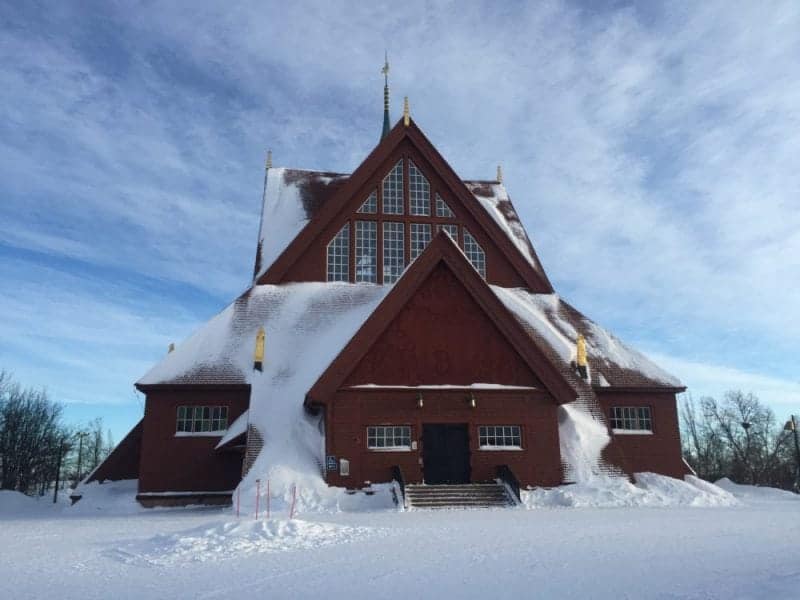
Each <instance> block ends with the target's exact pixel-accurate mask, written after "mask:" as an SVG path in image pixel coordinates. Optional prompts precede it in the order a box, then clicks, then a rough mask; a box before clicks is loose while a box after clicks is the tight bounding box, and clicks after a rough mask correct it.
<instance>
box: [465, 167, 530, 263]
mask: <svg viewBox="0 0 800 600" xmlns="http://www.w3.org/2000/svg"><path fill="white" fill-rule="evenodd" d="M464 185H466V186H467V189H468V190H469V191H470V192H472V195H473V196H475V198H477V200H478V202H480V204H481V206H483V208H484V209H486V212H488V213H489V214H490V215H491V216H492V218H493V219H494V220H495V221H496V222H497V224H498V225H499V226H500V229H502V230H503V232H504V233H505V234H506V235H507V236H508V238H509V239H510V240H511V241H512V242H513V243H514V245H515V246H516V247H517V249H518V250H519V251H520V252H521V253H522V256H524V257H525V260H527V261H528V262H529V263H530V264H531V266H532V267H533V268H534V269H536V271H538V272H539V273H541V274H542V275H543V274H544V269H543V268H542V265H541V264H539V259H538V258H537V257H536V252H535V251H534V249H533V244H532V243H531V240H530V238H529V237H528V233H527V232H526V231H525V227H523V225H522V221H521V220H520V218H519V215H518V214H517V210H516V209H515V208H514V205H513V204H512V203H511V198H510V197H509V196H508V191H506V188H505V186H504V185H503V184H502V183H500V182H499V181H465V182H464Z"/></svg>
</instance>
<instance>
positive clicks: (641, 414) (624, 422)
mask: <svg viewBox="0 0 800 600" xmlns="http://www.w3.org/2000/svg"><path fill="white" fill-rule="evenodd" d="M611 428H612V429H624V430H627V431H653V419H652V415H651V414H650V407H649V406H614V407H612V408H611Z"/></svg>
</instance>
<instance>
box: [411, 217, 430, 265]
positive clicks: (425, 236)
mask: <svg viewBox="0 0 800 600" xmlns="http://www.w3.org/2000/svg"><path fill="white" fill-rule="evenodd" d="M430 243H431V226H430V224H428V223H412V224H411V256H410V259H411V260H414V259H415V258H417V257H418V256H419V255H420V254H422V251H423V250H425V248H426V247H427V246H428V244H430Z"/></svg>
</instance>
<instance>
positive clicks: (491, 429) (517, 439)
mask: <svg viewBox="0 0 800 600" xmlns="http://www.w3.org/2000/svg"><path fill="white" fill-rule="evenodd" d="M521 429H522V428H521V427H520V426H519V425H481V426H480V427H478V444H479V445H480V447H481V448H483V449H493V448H522V434H521Z"/></svg>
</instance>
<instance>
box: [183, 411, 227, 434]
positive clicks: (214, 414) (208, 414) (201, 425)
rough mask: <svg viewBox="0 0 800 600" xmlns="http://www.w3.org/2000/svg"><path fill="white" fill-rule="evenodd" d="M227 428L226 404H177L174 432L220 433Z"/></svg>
mask: <svg viewBox="0 0 800 600" xmlns="http://www.w3.org/2000/svg"><path fill="white" fill-rule="evenodd" d="M226 429H228V407H227V406H179V407H178V418H177V422H176V424H175V432H176V433H185V434H212V435H214V434H222V433H224V432H225V430H226Z"/></svg>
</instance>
